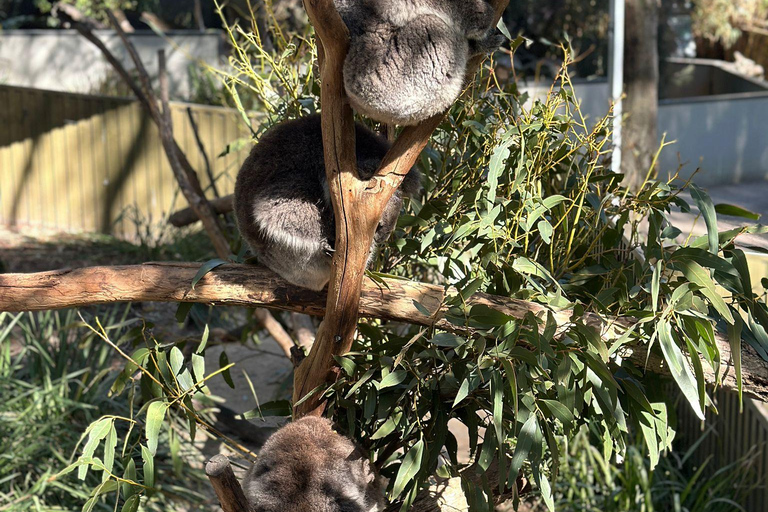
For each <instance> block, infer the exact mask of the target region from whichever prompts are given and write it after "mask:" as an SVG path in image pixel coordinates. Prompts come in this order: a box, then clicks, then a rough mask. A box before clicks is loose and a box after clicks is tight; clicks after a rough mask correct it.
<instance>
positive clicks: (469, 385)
mask: <svg viewBox="0 0 768 512" xmlns="http://www.w3.org/2000/svg"><path fill="white" fill-rule="evenodd" d="M479 385H480V376H479V375H478V374H477V369H474V370H472V371H471V372H470V374H469V375H468V376H467V377H466V378H465V379H464V380H463V381H462V382H461V386H460V387H459V391H458V393H456V397H455V398H454V399H453V407H456V406H457V405H458V404H459V402H461V401H462V400H464V399H465V398H466V397H467V396H468V395H469V394H470V393H471V392H472V391H474V390H475V389H477V387H478V386H479Z"/></svg>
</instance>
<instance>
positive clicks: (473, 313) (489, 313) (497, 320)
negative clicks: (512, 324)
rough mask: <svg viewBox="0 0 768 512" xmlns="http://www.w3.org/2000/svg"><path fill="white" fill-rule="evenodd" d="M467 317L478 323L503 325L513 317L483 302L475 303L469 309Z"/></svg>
mask: <svg viewBox="0 0 768 512" xmlns="http://www.w3.org/2000/svg"><path fill="white" fill-rule="evenodd" d="M469 318H470V319H471V320H472V321H474V322H476V323H477V324H478V325H483V326H500V325H504V324H506V323H507V322H509V321H510V320H514V317H511V316H509V315H506V314H504V313H502V312H501V311H498V310H496V309H493V308H491V307H489V306H486V305H485V304H476V305H474V306H472V308H471V309H470V310H469Z"/></svg>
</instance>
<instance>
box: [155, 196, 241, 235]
mask: <svg viewBox="0 0 768 512" xmlns="http://www.w3.org/2000/svg"><path fill="white" fill-rule="evenodd" d="M208 202H209V203H210V204H211V208H213V211H214V212H215V213H216V214H217V215H223V214H225V213H229V212H231V211H232V210H233V209H234V207H235V196H234V194H230V195H228V196H224V197H220V198H218V199H212V200H210V201H208ZM199 220H200V218H199V217H198V216H197V213H195V210H193V209H192V208H189V207H187V208H184V209H182V210H179V211H176V212H173V213H172V214H171V216H170V217H168V222H169V223H170V224H171V225H173V226H176V227H177V228H183V227H184V226H189V225H190V224H194V223H195V222H197V221H199Z"/></svg>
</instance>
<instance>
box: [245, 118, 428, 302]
mask: <svg viewBox="0 0 768 512" xmlns="http://www.w3.org/2000/svg"><path fill="white" fill-rule="evenodd" d="M355 134H356V140H357V166H358V173H359V175H360V178H361V179H364V180H368V179H370V178H371V177H373V175H374V174H375V172H376V170H377V169H378V167H379V163H380V162H381V160H382V159H383V158H384V155H385V154H386V153H387V150H389V147H390V144H389V142H387V141H386V140H385V139H384V138H382V137H379V136H378V135H376V134H375V133H373V132H372V131H370V130H369V129H367V128H366V127H364V126H362V125H360V124H356V126H355ZM420 186H421V184H420V173H419V172H418V171H417V170H416V169H411V170H410V171H409V173H408V175H406V177H405V178H404V180H403V183H402V185H401V187H400V189H399V190H397V191H396V192H395V194H394V195H393V196H392V198H391V199H390V200H389V203H387V205H386V207H385V208H384V212H383V214H382V217H381V221H380V222H379V225H378V227H377V228H376V234H375V236H374V242H373V245H372V246H371V254H373V252H374V249H375V247H376V244H378V243H381V242H383V241H384V240H386V239H387V237H388V236H389V235H390V233H392V230H394V228H395V225H396V223H397V217H398V215H399V214H400V208H401V206H402V202H403V194H405V195H409V196H410V195H413V194H415V193H417V192H418V191H419V189H420ZM235 216H236V218H237V224H238V228H239V229H240V233H241V234H242V235H243V238H244V239H245V241H246V242H247V243H248V245H249V246H250V247H251V249H252V250H253V252H254V253H256V255H257V256H258V259H259V262H260V263H262V264H264V265H266V266H267V267H269V268H270V269H272V270H273V271H274V272H276V273H277V274H279V275H280V276H281V277H283V278H284V279H285V280H286V281H289V282H290V283H293V284H295V285H297V286H301V287H304V288H309V289H311V290H322V289H323V287H324V286H325V285H326V284H327V283H328V280H329V279H330V273H331V255H332V253H333V244H334V242H335V240H336V231H335V221H334V213H333V204H332V203H331V198H330V193H329V191H328V183H327V181H326V176H325V162H324V159H323V140H322V132H321V128H320V116H319V115H311V116H307V117H303V118H301V119H297V120H293V121H286V122H283V123H280V124H278V125H276V126H273V127H272V128H270V129H269V130H267V132H266V133H264V135H263V136H262V137H261V139H260V140H259V142H258V144H256V145H255V146H254V148H253V150H252V151H251V154H250V155H249V156H248V158H247V159H246V160H245V162H244V163H243V166H242V167H241V168H240V172H239V173H238V175H237V180H236V182H235Z"/></svg>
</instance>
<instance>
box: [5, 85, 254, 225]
mask: <svg viewBox="0 0 768 512" xmlns="http://www.w3.org/2000/svg"><path fill="white" fill-rule="evenodd" d="M171 111H172V114H171V117H172V121H173V125H174V135H175V137H176V140H177V142H178V144H179V146H181V148H182V150H183V151H184V152H185V153H186V154H187V156H188V158H189V160H190V162H191V163H192V165H193V167H195V169H196V170H197V172H198V174H199V176H200V181H201V183H202V185H203V187H209V186H210V183H211V180H210V179H209V177H208V176H209V175H210V176H214V177H215V182H216V187H217V188H218V191H219V193H221V194H222V195H224V194H228V193H231V192H232V190H233V188H234V178H235V176H236V173H237V169H238V167H239V165H240V163H241V162H242V161H243V159H244V158H245V156H246V155H247V151H248V149H249V148H250V144H248V143H243V142H245V141H247V138H248V129H247V127H246V126H245V124H244V123H243V121H242V119H241V117H240V116H239V115H238V114H237V112H236V111H234V110H232V109H226V108H220V107H208V106H202V105H191V104H184V103H171ZM238 141H240V143H239V144H238V143H237V142H238ZM228 148H240V149H239V150H231V151H229V152H227V149H228ZM220 155H223V156H220ZM207 169H209V170H210V171H208V170H207ZM0 175H1V176H2V181H0V224H4V225H6V226H10V227H16V228H19V229H23V228H24V227H28V226H30V227H35V226H39V227H45V228H52V229H57V230H62V231H70V232H72V231H75V232H77V231H84V232H103V233H113V234H115V235H117V236H119V237H121V238H125V239H134V238H136V235H137V231H136V223H135V222H133V221H130V220H128V217H127V216H125V215H123V213H124V212H126V211H128V210H129V209H130V207H135V209H136V210H135V211H138V212H140V215H142V216H143V217H142V221H141V222H142V223H143V224H142V225H144V226H146V224H148V223H149V224H151V223H156V222H159V221H161V220H162V218H163V217H164V216H165V215H167V214H168V212H170V211H171V210H172V209H174V208H177V207H179V206H184V198H183V197H181V196H180V195H179V193H178V187H177V185H176V182H175V180H174V178H173V173H172V172H171V170H170V167H169V165H168V162H167V159H166V156H165V153H164V152H163V149H162V144H161V141H160V135H159V132H158V130H157V127H156V126H155V125H154V123H153V122H152V121H151V119H150V118H149V116H148V115H147V114H146V113H145V112H144V111H143V110H142V108H141V106H140V105H139V104H138V102H137V101H135V100H131V99H124V98H114V97H105V96H92V95H81V94H70V93H64V92H54V91H45V90H39V89H29V88H23V87H12V86H0ZM209 197H210V194H209Z"/></svg>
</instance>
